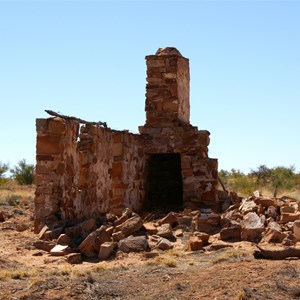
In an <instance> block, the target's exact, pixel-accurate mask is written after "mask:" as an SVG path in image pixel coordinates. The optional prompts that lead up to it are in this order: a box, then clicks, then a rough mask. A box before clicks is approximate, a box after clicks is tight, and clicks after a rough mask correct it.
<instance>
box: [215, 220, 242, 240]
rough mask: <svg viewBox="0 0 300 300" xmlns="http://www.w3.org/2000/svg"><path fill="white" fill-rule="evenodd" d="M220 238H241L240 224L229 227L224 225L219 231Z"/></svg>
mask: <svg viewBox="0 0 300 300" xmlns="http://www.w3.org/2000/svg"><path fill="white" fill-rule="evenodd" d="M220 238H221V240H224V241H227V240H237V241H239V240H240V239H241V226H240V225H237V224H236V225H231V226H229V227H225V228H223V229H222V230H221V231H220Z"/></svg>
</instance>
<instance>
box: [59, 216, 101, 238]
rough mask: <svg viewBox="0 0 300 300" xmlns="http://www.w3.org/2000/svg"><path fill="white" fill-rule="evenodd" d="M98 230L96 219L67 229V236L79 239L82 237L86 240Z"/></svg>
mask: <svg viewBox="0 0 300 300" xmlns="http://www.w3.org/2000/svg"><path fill="white" fill-rule="evenodd" d="M95 229H96V222H95V220H94V219H88V220H86V221H83V222H82V223H79V224H78V225H75V226H72V227H68V228H65V234H67V235H68V236H69V237H71V238H72V239H73V238H78V237H81V238H83V239H85V238H86V237H87V236H88V235H89V234H90V233H91V232H92V231H94V230H95Z"/></svg>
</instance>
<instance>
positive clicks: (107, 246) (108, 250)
mask: <svg viewBox="0 0 300 300" xmlns="http://www.w3.org/2000/svg"><path fill="white" fill-rule="evenodd" d="M116 245H117V244H116V243H114V242H105V243H103V244H102V245H101V246H100V251H99V255H98V257H99V259H101V260H104V259H108V258H109V257H111V255H112V254H113V252H114V250H115V248H116Z"/></svg>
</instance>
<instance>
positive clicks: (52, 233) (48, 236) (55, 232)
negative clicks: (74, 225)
mask: <svg viewBox="0 0 300 300" xmlns="http://www.w3.org/2000/svg"><path fill="white" fill-rule="evenodd" d="M63 231H64V229H63V228H62V227H59V228H54V229H49V230H47V231H45V232H44V234H43V237H42V239H43V240H48V241H51V240H56V239H58V237H59V236H60V235H61V234H62V232H63Z"/></svg>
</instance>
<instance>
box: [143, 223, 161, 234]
mask: <svg viewBox="0 0 300 300" xmlns="http://www.w3.org/2000/svg"><path fill="white" fill-rule="evenodd" d="M144 228H145V229H146V230H147V232H148V233H149V234H156V233H157V231H158V229H157V227H156V226H154V223H153V222H147V223H144Z"/></svg>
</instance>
